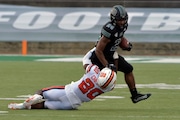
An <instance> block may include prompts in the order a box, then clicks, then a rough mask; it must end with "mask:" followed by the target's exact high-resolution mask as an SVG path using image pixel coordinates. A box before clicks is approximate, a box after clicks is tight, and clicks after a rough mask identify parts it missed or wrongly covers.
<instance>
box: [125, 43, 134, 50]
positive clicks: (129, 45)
mask: <svg viewBox="0 0 180 120" xmlns="http://www.w3.org/2000/svg"><path fill="white" fill-rule="evenodd" d="M132 47H133V45H132V44H131V43H130V42H129V44H128V47H127V48H123V50H127V51H131V49H132Z"/></svg>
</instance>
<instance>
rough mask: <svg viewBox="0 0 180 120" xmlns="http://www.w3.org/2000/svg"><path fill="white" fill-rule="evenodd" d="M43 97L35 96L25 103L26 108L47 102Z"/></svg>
mask: <svg viewBox="0 0 180 120" xmlns="http://www.w3.org/2000/svg"><path fill="white" fill-rule="evenodd" d="M42 98H43V97H42V96H41V95H38V94H35V95H33V96H31V97H29V98H28V99H26V100H25V101H24V106H26V107H27V108H29V106H31V105H34V104H37V103H41V102H43V101H45V100H44V99H42Z"/></svg>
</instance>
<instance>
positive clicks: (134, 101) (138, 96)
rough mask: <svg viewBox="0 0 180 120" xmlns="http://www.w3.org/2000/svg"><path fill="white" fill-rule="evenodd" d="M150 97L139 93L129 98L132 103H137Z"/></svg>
mask: <svg viewBox="0 0 180 120" xmlns="http://www.w3.org/2000/svg"><path fill="white" fill-rule="evenodd" d="M150 96H151V94H140V93H138V94H137V95H136V96H134V97H131V100H132V102H133V103H137V102H139V101H141V100H145V99H148V98H149V97H150Z"/></svg>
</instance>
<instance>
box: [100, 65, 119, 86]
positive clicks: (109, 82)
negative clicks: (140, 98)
mask: <svg viewBox="0 0 180 120" xmlns="http://www.w3.org/2000/svg"><path fill="white" fill-rule="evenodd" d="M116 79H117V75H116V72H114V71H113V70H111V69H109V68H107V67H106V68H103V69H102V70H101V72H100V74H99V77H98V80H97V84H98V85H99V86H100V87H101V88H102V89H109V90H111V89H113V88H114V86H115V82H116Z"/></svg>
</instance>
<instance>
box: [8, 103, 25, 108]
mask: <svg viewBox="0 0 180 120" xmlns="http://www.w3.org/2000/svg"><path fill="white" fill-rule="evenodd" d="M8 108H9V109H12V110H21V109H25V106H24V103H10V104H9V105H8Z"/></svg>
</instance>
